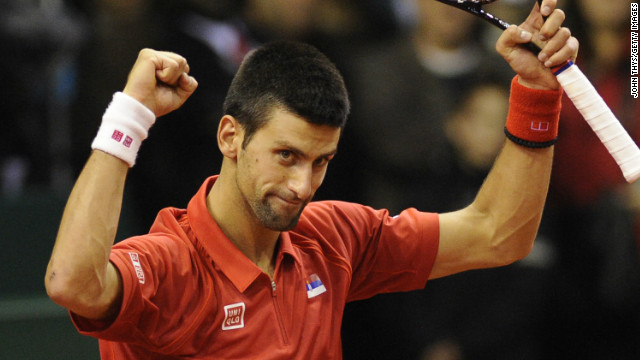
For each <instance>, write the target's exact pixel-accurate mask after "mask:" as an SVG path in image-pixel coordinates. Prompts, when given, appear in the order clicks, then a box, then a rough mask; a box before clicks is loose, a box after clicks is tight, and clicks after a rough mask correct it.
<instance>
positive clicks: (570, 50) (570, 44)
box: [544, 37, 580, 67]
mask: <svg viewBox="0 0 640 360" xmlns="http://www.w3.org/2000/svg"><path fill="white" fill-rule="evenodd" d="M579 46H580V44H579V42H578V39H576V38H575V37H569V38H568V39H567V40H566V41H565V42H564V43H563V44H562V47H561V48H560V49H558V50H557V51H555V52H554V54H553V55H552V56H551V57H550V58H549V59H548V60H547V61H545V63H544V65H545V66H546V67H554V66H558V65H561V64H564V63H565V62H567V60H571V61H575V60H576V57H577V56H578V48H579Z"/></svg>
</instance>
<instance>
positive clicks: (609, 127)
mask: <svg viewBox="0 0 640 360" xmlns="http://www.w3.org/2000/svg"><path fill="white" fill-rule="evenodd" d="M555 75H556V78H557V79H558V82H559V83H560V85H562V87H563V88H564V91H565V93H566V94H567V96H568V97H569V99H571V101H572V102H573V104H574V105H575V107H576V108H577V109H578V111H580V113H581V114H582V116H583V117H584V119H585V120H586V121H587V123H588V124H589V125H590V126H591V129H593V131H594V132H595V133H596V135H598V138H600V141H601V142H602V143H603V144H604V146H605V147H606V148H607V150H608V151H609V153H610V154H611V156H613V159H614V160H615V161H616V163H618V166H619V167H620V170H622V174H623V175H624V178H625V179H626V180H627V182H629V183H632V182H634V181H635V180H637V179H638V178H640V149H638V146H637V145H636V143H635V142H634V141H633V139H631V136H629V134H628V133H627V131H626V130H625V129H624V127H622V124H621V123H620V121H619V120H618V119H617V118H616V116H615V115H614V114H613V112H612V111H611V109H609V107H608V106H607V104H606V103H605V102H604V100H602V97H600V95H599V94H598V92H597V91H596V89H595V88H594V87H593V85H591V82H589V80H588V79H587V77H586V76H585V75H584V74H583V73H582V71H581V70H580V69H579V68H578V66H577V65H575V64H574V63H573V62H571V61H569V62H568V63H567V64H566V65H565V66H563V67H562V68H560V69H559V70H556V71H555Z"/></svg>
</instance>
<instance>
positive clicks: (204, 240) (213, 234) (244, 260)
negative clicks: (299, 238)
mask: <svg viewBox="0 0 640 360" xmlns="http://www.w3.org/2000/svg"><path fill="white" fill-rule="evenodd" d="M217 179H218V176H217V175H216V176H212V177H209V178H207V179H206V180H205V182H204V184H202V186H201V187H200V189H199V190H198V192H197V193H196V195H195V196H194V197H193V198H192V199H191V201H189V205H188V206H187V215H188V217H189V222H190V224H191V228H192V229H193V232H194V234H195V235H196V238H197V239H198V241H199V242H200V243H201V244H202V246H203V247H204V248H205V250H206V252H207V254H208V255H209V256H210V257H211V259H212V260H213V262H214V263H215V264H216V265H217V266H218V267H219V268H220V269H221V270H222V272H223V273H224V274H225V276H226V277H227V278H228V279H229V280H230V281H231V282H232V283H233V285H234V286H235V287H236V288H237V289H238V290H239V291H240V292H244V291H245V290H246V289H247V288H248V287H249V285H251V283H253V282H254V281H255V280H256V279H257V278H258V276H260V275H261V274H262V270H261V269H260V268H259V267H258V266H256V265H255V264H254V263H253V262H252V261H251V260H249V258H248V257H246V256H245V255H244V254H243V253H242V252H241V251H240V250H239V249H238V248H237V247H236V246H235V245H234V244H233V243H232V242H231V240H229V239H228V238H227V236H226V235H225V234H224V233H223V232H222V230H221V229H220V227H219V226H218V224H217V223H216V221H215V220H214V219H213V217H212V216H211V214H210V213H209V209H208V208H207V194H209V191H210V190H211V187H212V186H213V184H214V183H215V182H216V180H217ZM278 251H279V254H278V256H277V259H278V262H279V261H280V260H281V258H282V256H281V255H282V254H290V255H291V256H293V257H294V258H296V259H297V256H296V254H295V251H294V249H293V245H292V244H291V238H290V236H289V233H287V232H283V233H281V234H280V244H279V247H278ZM277 266H278V263H276V267H277Z"/></svg>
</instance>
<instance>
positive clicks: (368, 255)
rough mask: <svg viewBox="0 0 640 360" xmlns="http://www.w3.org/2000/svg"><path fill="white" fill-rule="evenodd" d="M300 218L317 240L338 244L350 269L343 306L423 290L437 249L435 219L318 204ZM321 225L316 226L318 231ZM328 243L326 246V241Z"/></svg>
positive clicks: (412, 213)
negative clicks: (375, 296)
mask: <svg viewBox="0 0 640 360" xmlns="http://www.w3.org/2000/svg"><path fill="white" fill-rule="evenodd" d="M314 207H315V209H316V210H313V211H310V212H307V213H306V216H307V217H308V218H309V220H310V221H309V222H308V224H315V225H314V226H315V227H316V228H315V229H314V231H316V232H317V233H318V236H319V237H324V238H327V239H328V238H329V237H331V238H332V240H331V241H334V242H335V241H336V239H339V240H340V242H339V243H340V244H339V245H337V244H334V246H343V248H342V250H338V251H340V252H343V255H344V257H345V259H346V261H348V262H349V264H350V267H351V283H350V286H349V290H348V296H347V301H353V300H359V299H365V298H369V297H371V296H374V295H376V294H380V293H389V292H399V291H411V290H416V289H422V288H424V286H425V285H426V282H427V279H428V278H429V274H430V273H431V269H432V268H433V264H434V262H435V258H436V255H437V252H438V244H439V236H440V229H439V218H438V214H436V213H426V212H420V211H418V210H416V209H407V210H405V211H403V212H402V213H400V214H399V215H396V216H390V215H389V213H388V211H387V210H376V209H373V208H370V207H367V206H362V205H358V204H352V203H345V202H335V201H332V202H320V203H319V204H318V203H316V204H314ZM318 224H322V225H318ZM327 241H330V240H327Z"/></svg>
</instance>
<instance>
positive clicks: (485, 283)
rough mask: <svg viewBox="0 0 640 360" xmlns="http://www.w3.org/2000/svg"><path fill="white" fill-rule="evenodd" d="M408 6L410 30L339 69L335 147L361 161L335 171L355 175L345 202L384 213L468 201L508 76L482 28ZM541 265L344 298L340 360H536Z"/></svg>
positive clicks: (426, 7)
mask: <svg viewBox="0 0 640 360" xmlns="http://www.w3.org/2000/svg"><path fill="white" fill-rule="evenodd" d="M416 6H417V8H416V9H417V11H416V18H415V20H416V23H415V27H414V28H412V29H411V32H409V33H407V34H403V35H402V36H401V37H400V38H399V39H398V38H394V39H391V41H389V42H381V43H378V44H373V46H371V47H365V48H363V49H360V51H358V52H356V54H355V56H354V58H353V62H352V63H351V66H348V67H347V70H346V74H345V76H346V79H347V83H348V85H349V86H350V88H351V97H352V101H353V112H352V116H351V118H350V121H351V122H350V124H349V126H348V127H347V128H346V129H345V133H344V136H345V138H346V139H345V141H344V142H343V143H342V144H341V147H342V148H344V147H348V149H347V150H346V151H345V152H346V153H349V154H350V155H351V157H350V159H361V160H360V161H355V160H352V162H351V164H350V165H349V166H345V168H346V169H349V171H351V172H352V173H353V174H358V175H357V176H353V177H352V178H353V179H361V180H363V181H362V182H353V183H352V187H351V189H350V191H349V192H350V193H351V194H350V198H352V199H355V201H362V202H364V203H367V204H372V205H373V206H374V207H376V206H377V207H385V208H389V209H390V211H391V212H392V213H393V212H394V211H398V210H400V209H403V208H405V207H407V206H416V207H418V208H419V209H436V210H438V211H448V210H451V209H455V208H457V207H459V206H462V205H464V204H468V203H470V202H471V201H472V199H473V198H472V196H473V193H474V192H475V190H476V189H478V188H479V186H480V185H481V182H482V179H483V178H484V175H486V173H487V172H488V170H489V168H488V167H489V165H490V164H491V161H492V159H493V156H495V154H496V153H497V151H498V150H499V148H500V147H501V146H502V144H503V141H504V138H503V137H502V136H501V135H500V134H502V131H501V130H502V124H500V123H495V122H494V123H488V122H485V121H486V120H495V119H504V118H506V113H505V112H504V111H505V109H506V107H507V102H508V97H507V95H506V94H505V93H504V92H502V91H500V90H499V89H498V88H504V87H505V83H507V82H508V81H509V78H508V77H507V75H506V74H508V72H506V71H505V69H504V68H502V67H501V66H500V65H499V64H500V62H499V60H497V61H496V59H495V58H493V57H492V56H491V52H489V51H487V49H486V48H484V47H482V44H484V42H482V41H480V40H482V39H483V38H484V36H485V34H484V32H483V31H482V30H483V29H485V28H489V27H487V26H485V24H484V23H479V22H478V20H476V18H475V17H472V16H470V15H468V14H464V13H461V12H460V11H459V10H457V9H454V8H451V7H448V6H445V5H443V4H440V3H438V2H435V1H431V0H419V1H417V2H416ZM451 19H460V20H458V21H451ZM513 20H514V21H515V20H517V19H513ZM494 84H498V86H494ZM461 89H471V90H470V91H469V92H467V93H461ZM407 129H411V130H407ZM352 134H357V138H355V137H352ZM477 143H480V144H481V146H480V147H481V148H483V150H484V151H483V152H480V151H479V150H478V146H476V145H477ZM489 144H493V145H489ZM342 148H341V149H342ZM416 149H419V151H417V150H416ZM343 160H344V159H341V158H340V157H337V158H336V162H340V161H343ZM425 189H428V190H425ZM536 243H538V240H536ZM537 250H539V249H537ZM537 250H535V251H534V253H535V252H536V251H537ZM542 265H546V264H541V263H540V262H537V261H535V260H534V256H532V257H531V258H530V259H529V260H528V261H527V262H523V263H521V264H518V265H515V266H511V267H509V268H504V269H495V270H490V271H485V270H483V271H478V272H470V273H463V274H459V275H457V276H455V277H453V278H448V279H443V280H442V281H440V280H437V281H434V282H432V288H431V289H425V290H422V291H418V292H412V293H408V294H392V295H383V296H378V297H376V298H373V299H371V300H368V301H365V302H359V303H352V304H349V305H348V306H347V308H346V312H345V322H344V324H345V326H344V330H343V334H344V335H343V336H344V337H345V341H344V344H345V358H349V359H417V358H418V357H420V356H423V358H424V359H443V357H442V356H448V357H447V359H448V358H451V359H461V358H463V359H496V358H521V359H528V358H531V359H536V355H539V354H540V342H539V340H540V339H539V337H535V336H534V333H535V330H536V326H537V325H538V324H539V323H538V320H537V319H540V318H541V313H540V311H541V305H542V304H543V303H544V302H543V300H544V297H543V296H539V295H540V290H541V289H542V284H543V283H544V279H545V276H546V275H547V273H546V270H543V269H541V268H540V266H542ZM523 279H526V280H524V281H523ZM536 295H538V296H536ZM479 298H483V299H487V301H483V302H481V303H480V302H478V299H479ZM389 309H393V311H389ZM365 314H366V315H365ZM372 314H375V315H372ZM390 342H391V343H393V344H394V346H393V347H390V346H389V345H388V344H389V343H390ZM383 343H384V344H385V346H383V347H379V346H377V344H383ZM365 344H366V345H365Z"/></svg>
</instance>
